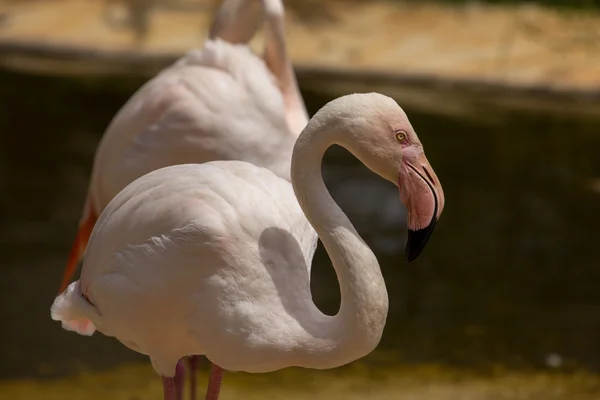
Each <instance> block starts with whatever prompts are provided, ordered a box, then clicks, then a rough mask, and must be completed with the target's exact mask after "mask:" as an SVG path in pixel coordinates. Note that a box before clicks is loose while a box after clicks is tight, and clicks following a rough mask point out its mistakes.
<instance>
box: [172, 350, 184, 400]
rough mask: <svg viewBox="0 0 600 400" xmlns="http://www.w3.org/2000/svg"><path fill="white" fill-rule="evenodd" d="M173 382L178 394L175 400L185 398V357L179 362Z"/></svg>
mask: <svg viewBox="0 0 600 400" xmlns="http://www.w3.org/2000/svg"><path fill="white" fill-rule="evenodd" d="M173 383H174V385H175V393H176V394H177V397H176V399H175V400H183V384H184V383H185V364H184V362H183V359H182V360H179V361H178V362H177V366H176V367H175V377H173Z"/></svg>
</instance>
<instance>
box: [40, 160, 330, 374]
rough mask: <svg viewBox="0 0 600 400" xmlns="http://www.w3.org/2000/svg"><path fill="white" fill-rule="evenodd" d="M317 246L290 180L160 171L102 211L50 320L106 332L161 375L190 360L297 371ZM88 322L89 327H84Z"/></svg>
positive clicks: (243, 168) (231, 172) (226, 169)
mask: <svg viewBox="0 0 600 400" xmlns="http://www.w3.org/2000/svg"><path fill="white" fill-rule="evenodd" d="M224 183H225V184H224ZM316 240H317V235H316V233H315V231H314V230H313V229H312V227H311V225H310V224H309V222H308V221H307V219H306V217H305V216H304V214H303V213H302V211H301V209H300V206H299V204H298V202H297V200H296V197H295V195H294V191H293V189H292V185H291V184H290V183H289V182H288V181H286V180H284V179H281V178H279V177H277V176H276V175H275V174H274V173H272V172H271V171H270V170H267V169H264V168H261V167H257V166H255V165H253V164H249V163H244V162H238V161H229V162H220V161H218V162H209V163H205V164H189V165H177V166H170V167H167V168H163V169H160V170H157V171H153V172H151V173H149V174H147V175H145V176H143V177H142V178H140V179H138V180H136V181H134V182H133V183H131V184H130V185H128V186H127V187H126V188H125V189H124V190H123V191H121V192H120V193H119V194H118V195H117V196H116V197H115V198H114V200H112V201H111V202H110V204H109V205H108V206H107V207H106V209H105V210H104V212H103V214H102V216H101V218H100V219H99V220H98V221H97V223H96V226H95V228H94V232H93V234H92V237H91V241H90V244H89V245H88V248H87V251H86V255H85V268H84V269H83V271H82V274H81V279H80V281H78V282H74V283H72V284H71V285H70V286H69V288H68V289H67V291H66V292H65V293H64V294H63V295H62V296H61V297H60V298H59V300H58V301H57V302H56V304H55V305H54V306H53V308H52V317H53V318H54V319H58V320H63V321H66V322H63V326H64V327H65V328H67V329H69V330H75V331H78V332H80V333H85V334H90V333H91V332H92V331H93V329H94V327H95V329H98V330H99V331H101V332H102V333H104V334H105V335H108V336H115V337H116V338H117V339H119V340H120V341H121V342H122V343H124V344H125V345H126V346H128V347H130V348H131V349H133V350H135V351H138V352H140V353H143V354H147V355H149V356H150V358H151V359H152V363H153V365H154V367H155V369H156V371H157V372H158V373H159V374H161V375H165V376H172V375H173V373H174V369H175V364H176V363H177V361H178V360H179V359H180V358H181V357H184V356H187V355H191V354H195V355H206V356H207V357H208V358H209V359H210V360H211V361H212V362H213V363H215V364H217V365H219V366H221V367H222V368H225V369H228V370H233V371H246V372H268V371H272V370H276V369H280V368H283V367H286V366H289V365H298V366H302V356H301V354H302V352H300V351H297V350H298V349H300V348H302V346H303V338H307V339H308V338H309V337H310V336H311V335H313V334H314V332H312V331H311V329H310V327H306V326H303V325H302V322H303V321H302V319H299V318H298V315H297V311H298V310H303V311H305V309H306V307H307V306H308V305H312V300H311V292H310V265H311V262H312V258H313V254H314V252H315V249H316ZM82 293H84V294H85V296H86V297H87V299H89V302H88V301H87V300H86V299H85V298H84V297H83V296H82ZM287 299H293V301H288V300H287ZM313 307H314V306H313ZM315 311H318V310H316V308H315ZM86 318H89V320H90V321H91V323H92V324H93V326H92V327H89V326H88V327H86V328H85V331H81V326H82V325H81V319H86ZM72 320H76V321H77V322H75V323H72V322H69V321H72ZM157 321H160V323H159V324H157ZM283 349H285V351H282V350H283Z"/></svg>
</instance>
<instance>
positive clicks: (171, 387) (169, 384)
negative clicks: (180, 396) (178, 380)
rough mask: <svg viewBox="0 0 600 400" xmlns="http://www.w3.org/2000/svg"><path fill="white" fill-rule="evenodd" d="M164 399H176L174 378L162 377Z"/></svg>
mask: <svg viewBox="0 0 600 400" xmlns="http://www.w3.org/2000/svg"><path fill="white" fill-rule="evenodd" d="M162 383H163V394H164V400H176V397H177V393H176V390H175V378H174V377H172V378H168V377H166V376H163V377H162Z"/></svg>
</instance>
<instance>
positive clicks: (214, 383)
mask: <svg viewBox="0 0 600 400" xmlns="http://www.w3.org/2000/svg"><path fill="white" fill-rule="evenodd" d="M223 373H224V371H223V368H221V367H219V366H218V365H215V364H213V365H212V367H211V369H210V378H208V389H207V390H206V400H218V399H219V392H220V391H221V382H222V381H223Z"/></svg>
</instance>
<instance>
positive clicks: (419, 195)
mask: <svg viewBox="0 0 600 400" xmlns="http://www.w3.org/2000/svg"><path fill="white" fill-rule="evenodd" d="M403 164H404V165H403V166H402V168H401V169H400V179H399V184H398V187H399V188H400V199H401V200H402V202H403V203H404V205H405V206H406V208H407V209H408V241H407V242H406V250H405V254H406V261H407V262H411V261H413V260H414V259H416V258H417V257H418V256H419V254H421V252H422V251H423V249H424V248H425V245H426V244H427V242H428V241H429V238H430V237H431V234H432V233H433V229H434V228H435V224H436V222H437V220H438V218H439V217H440V215H441V214H442V210H443V209H444V203H445V198H444V191H443V190H442V186H441V184H440V181H439V180H438V178H437V176H436V174H435V172H434V171H433V168H431V165H430V164H429V161H428V160H427V157H425V154H424V153H421V154H420V155H419V156H417V157H415V158H414V159H411V160H406V161H404V162H403Z"/></svg>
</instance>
